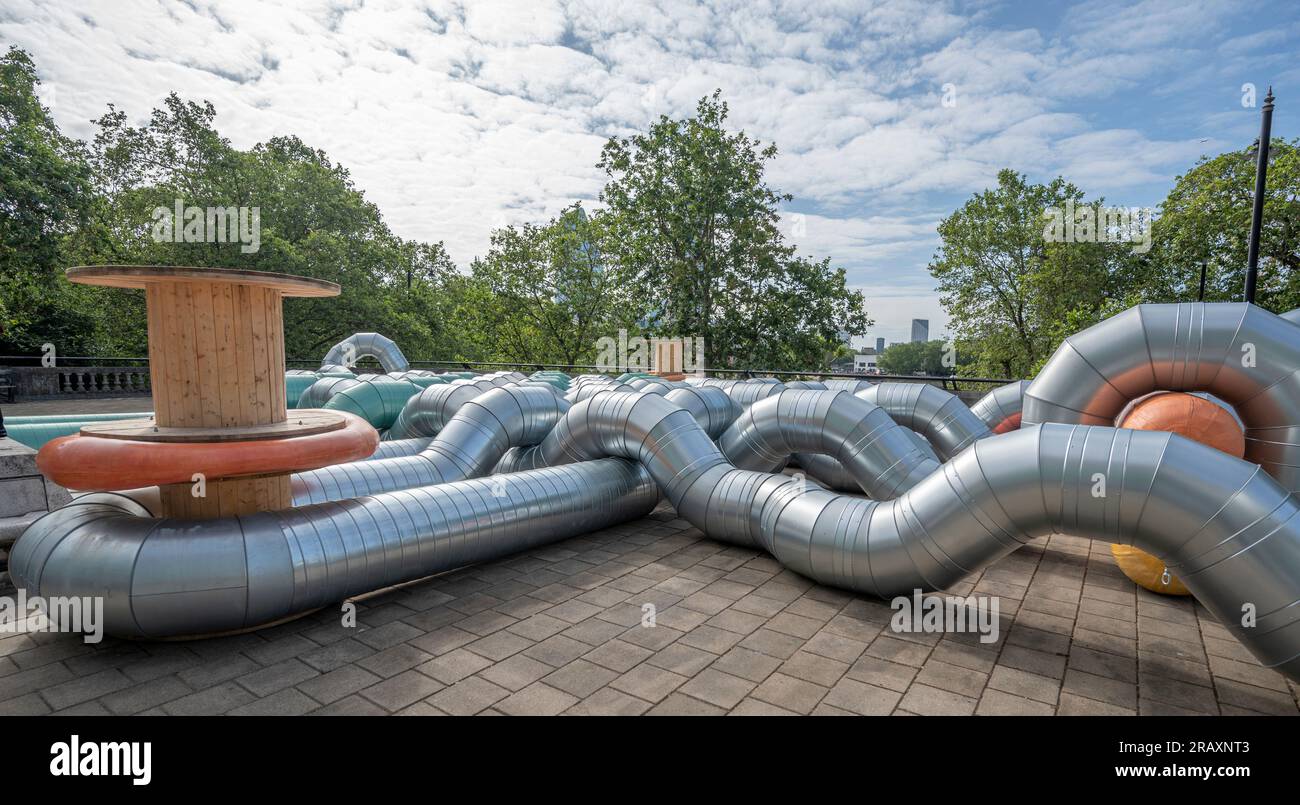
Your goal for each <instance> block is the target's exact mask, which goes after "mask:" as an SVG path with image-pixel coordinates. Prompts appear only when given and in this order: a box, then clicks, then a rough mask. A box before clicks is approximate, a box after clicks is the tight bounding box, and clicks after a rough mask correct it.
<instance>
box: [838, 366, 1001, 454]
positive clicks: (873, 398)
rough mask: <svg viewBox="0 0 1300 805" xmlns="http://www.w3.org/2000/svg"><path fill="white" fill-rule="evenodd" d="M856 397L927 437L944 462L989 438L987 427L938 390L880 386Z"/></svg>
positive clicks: (921, 385) (925, 386) (905, 385)
mask: <svg viewBox="0 0 1300 805" xmlns="http://www.w3.org/2000/svg"><path fill="white" fill-rule="evenodd" d="M856 396H857V397H860V398H861V399H863V400H866V401H867V402H870V403H874V404H876V405H879V406H880V407H881V408H883V409H885V411H886V412H888V414H889V415H890V416H891V417H893V418H894V421H895V422H897V423H898V424H900V425H902V426H903V427H905V428H908V429H910V430H913V431H915V432H916V433H919V434H920V435H922V436H924V437H925V439H926V441H928V442H929V443H930V444H931V445H932V446H933V447H934V451H935V452H936V453H938V454H939V457H940V458H943V459H948V458H951V457H952V456H954V455H956V454H957V453H958V452H960V451H961V450H962V449H964V448H965V447H966V446H967V445H969V444H972V443H973V442H975V440H977V439H983V438H984V437H986V436H988V435H989V427H988V425H985V424H984V422H983V421H982V420H980V418H979V417H978V416H976V415H975V413H974V412H972V411H971V409H970V408H968V407H966V403H964V402H962V401H961V399H960V398H959V397H957V396H956V395H954V394H950V393H948V392H946V391H944V390H943V389H941V388H939V387H937V386H931V385H928V384H925V383H879V384H877V385H874V386H870V387H869V388H865V389H861V390H859V391H858V392H856Z"/></svg>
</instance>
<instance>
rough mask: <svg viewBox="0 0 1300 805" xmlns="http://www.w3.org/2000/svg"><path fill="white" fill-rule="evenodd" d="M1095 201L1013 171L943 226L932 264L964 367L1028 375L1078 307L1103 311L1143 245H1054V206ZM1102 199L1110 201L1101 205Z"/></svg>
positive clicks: (1072, 188) (1058, 181)
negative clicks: (1049, 233) (1051, 232)
mask: <svg viewBox="0 0 1300 805" xmlns="http://www.w3.org/2000/svg"><path fill="white" fill-rule="evenodd" d="M1070 200H1073V202H1074V203H1075V204H1076V205H1083V204H1087V203H1091V202H1087V201H1086V200H1085V199H1084V194H1083V191H1081V190H1079V189H1078V188H1077V187H1075V186H1074V185H1072V184H1070V183H1069V182H1067V181H1065V180H1064V179H1060V178H1057V179H1054V180H1053V181H1052V182H1050V183H1048V184H1046V185H1043V184H1030V183H1029V182H1028V181H1027V180H1026V179H1025V177H1024V176H1023V175H1021V174H1018V173H1016V172H1015V171H1012V170H1003V171H1001V172H999V173H998V185H997V187H996V188H992V189H989V190H985V191H984V192H982V193H978V194H976V195H975V196H973V197H972V198H971V199H970V200H969V201H967V202H966V203H965V204H964V205H962V207H961V208H960V209H958V210H957V211H955V212H954V213H953V214H952V215H950V216H948V217H947V218H945V219H944V220H943V221H942V222H941V223H940V224H939V237H940V238H941V241H942V242H941V246H940V249H939V252H938V253H937V254H935V256H934V258H933V260H931V262H930V266H929V268H930V273H931V275H932V276H934V278H935V279H936V280H937V281H938V289H939V292H940V293H941V295H942V296H941V299H942V302H943V305H944V307H945V308H946V309H947V311H948V314H949V316H950V317H951V320H952V327H953V329H954V332H955V335H956V340H957V354H958V356H959V358H960V362H961V365H962V367H963V370H964V371H963V373H968V372H969V373H979V374H984V375H991V376H1001V377H1027V376H1029V373H1030V372H1031V371H1032V369H1033V368H1034V367H1036V366H1037V365H1039V364H1040V363H1041V362H1042V361H1043V360H1044V359H1045V358H1046V357H1047V356H1049V355H1050V354H1051V352H1052V351H1053V350H1054V349H1055V348H1056V345H1057V344H1058V343H1059V339H1058V338H1057V336H1056V332H1057V331H1056V325H1057V324H1058V323H1059V322H1060V321H1062V320H1063V319H1064V318H1065V317H1066V316H1067V314H1069V313H1070V312H1071V311H1079V315H1083V314H1086V313H1088V312H1093V313H1095V312H1097V311H1099V310H1100V309H1101V306H1102V304H1103V302H1104V300H1106V299H1107V298H1110V297H1112V296H1113V295H1114V293H1113V292H1114V290H1115V289H1116V288H1117V287H1119V286H1121V285H1122V280H1123V279H1124V277H1126V276H1127V275H1128V273H1130V272H1131V270H1132V269H1131V266H1132V265H1133V263H1134V260H1135V257H1134V254H1133V251H1134V245H1133V244H1130V243H1107V242H1100V243H1098V242H1070V243H1060V242H1052V241H1049V240H1048V239H1047V237H1046V236H1045V233H1046V228H1047V225H1048V224H1049V223H1050V219H1049V218H1048V217H1046V216H1045V215H1044V212H1045V211H1046V210H1049V208H1056V209H1063V208H1065V206H1066V203H1067V201H1070ZM1095 203H1097V204H1101V203H1102V202H1101V201H1097V202H1095Z"/></svg>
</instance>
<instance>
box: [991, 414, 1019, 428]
mask: <svg viewBox="0 0 1300 805" xmlns="http://www.w3.org/2000/svg"><path fill="white" fill-rule="evenodd" d="M1013 430H1020V412H1019V411H1017V412H1015V413H1014V414H1012V415H1011V416H1009V417H1007V418H1006V419H1004V420H1002V421H1001V422H999V423H998V424H997V427H995V428H993V432H994V433H1010V432H1011V431H1013Z"/></svg>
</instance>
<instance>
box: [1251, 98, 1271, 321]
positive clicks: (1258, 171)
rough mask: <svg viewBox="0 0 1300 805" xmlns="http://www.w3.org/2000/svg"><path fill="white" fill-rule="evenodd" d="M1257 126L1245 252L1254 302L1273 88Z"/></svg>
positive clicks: (1266, 173) (1265, 99)
mask: <svg viewBox="0 0 1300 805" xmlns="http://www.w3.org/2000/svg"><path fill="white" fill-rule="evenodd" d="M1261 111H1262V119H1261V120H1260V124H1259V157H1258V161H1257V162H1256V163H1255V206H1254V209H1253V210H1252V211H1251V215H1250V245H1249V247H1248V250H1247V252H1246V301H1247V302H1250V303H1252V304H1253V303H1254V301H1255V278H1256V275H1257V274H1258V273H1259V230H1260V226H1261V225H1262V224H1263V220H1264V192H1265V189H1266V186H1267V177H1268V144H1269V136H1270V132H1271V130H1272V128H1273V88H1272V87H1269V88H1268V95H1265V96H1264V108H1263V109H1262V110H1261Z"/></svg>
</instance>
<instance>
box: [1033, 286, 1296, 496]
mask: <svg viewBox="0 0 1300 805" xmlns="http://www.w3.org/2000/svg"><path fill="white" fill-rule="evenodd" d="M1298 367H1300V337H1297V331H1296V325H1295V324H1293V323H1292V322H1289V321H1287V320H1285V319H1283V318H1281V317H1279V316H1275V315H1273V314H1272V313H1269V312H1268V311H1266V310H1264V309H1263V308H1260V307H1257V306H1255V305H1250V304H1245V303H1209V302H1197V303H1188V304H1178V305H1138V306H1136V307H1133V308H1130V309H1128V310H1126V311H1124V312H1123V313H1120V314H1119V315H1117V316H1114V317H1112V318H1110V319H1107V320H1106V321H1103V322H1101V323H1100V324H1096V325H1094V326H1092V327H1089V328H1088V329H1086V330H1084V331H1082V332H1080V333H1078V334H1076V335H1073V336H1070V337H1069V338H1067V339H1065V341H1064V342H1063V343H1062V344H1061V346H1060V347H1059V348H1058V349H1057V350H1056V352H1055V353H1054V354H1053V355H1052V357H1051V359H1050V360H1048V362H1047V364H1046V365H1045V366H1044V367H1043V369H1042V371H1041V372H1039V373H1038V376H1037V377H1036V378H1034V381H1033V382H1032V383H1030V384H1029V388H1028V389H1027V390H1026V391H1025V407H1024V414H1023V424H1024V425H1025V426H1028V425H1033V424H1038V423H1043V422H1064V423H1080V424H1098V425H1100V424H1104V425H1109V424H1113V423H1114V421H1115V417H1116V416H1117V415H1118V414H1119V413H1120V412H1121V411H1122V410H1123V409H1124V406H1125V405H1127V404H1128V402H1129V401H1130V400H1134V399H1136V398H1138V397H1141V396H1143V395H1145V394H1149V393H1150V392H1153V391H1204V392H1207V393H1209V394H1212V395H1214V396H1215V397H1218V398H1219V399H1221V400H1223V401H1224V402H1226V403H1228V404H1229V405H1231V406H1232V407H1233V408H1234V409H1235V410H1236V412H1237V415H1238V416H1239V417H1240V418H1241V421H1242V422H1244V423H1245V425H1246V459H1247V460H1248V461H1253V462H1255V463H1256V464H1259V465H1260V466H1262V467H1263V468H1264V469H1265V471H1267V472H1268V473H1269V474H1270V475H1272V476H1273V477H1274V478H1276V479H1277V480H1278V481H1279V482H1280V483H1281V484H1282V485H1283V486H1284V487H1286V488H1287V489H1289V490H1291V491H1292V492H1296V491H1300V368H1298Z"/></svg>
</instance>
